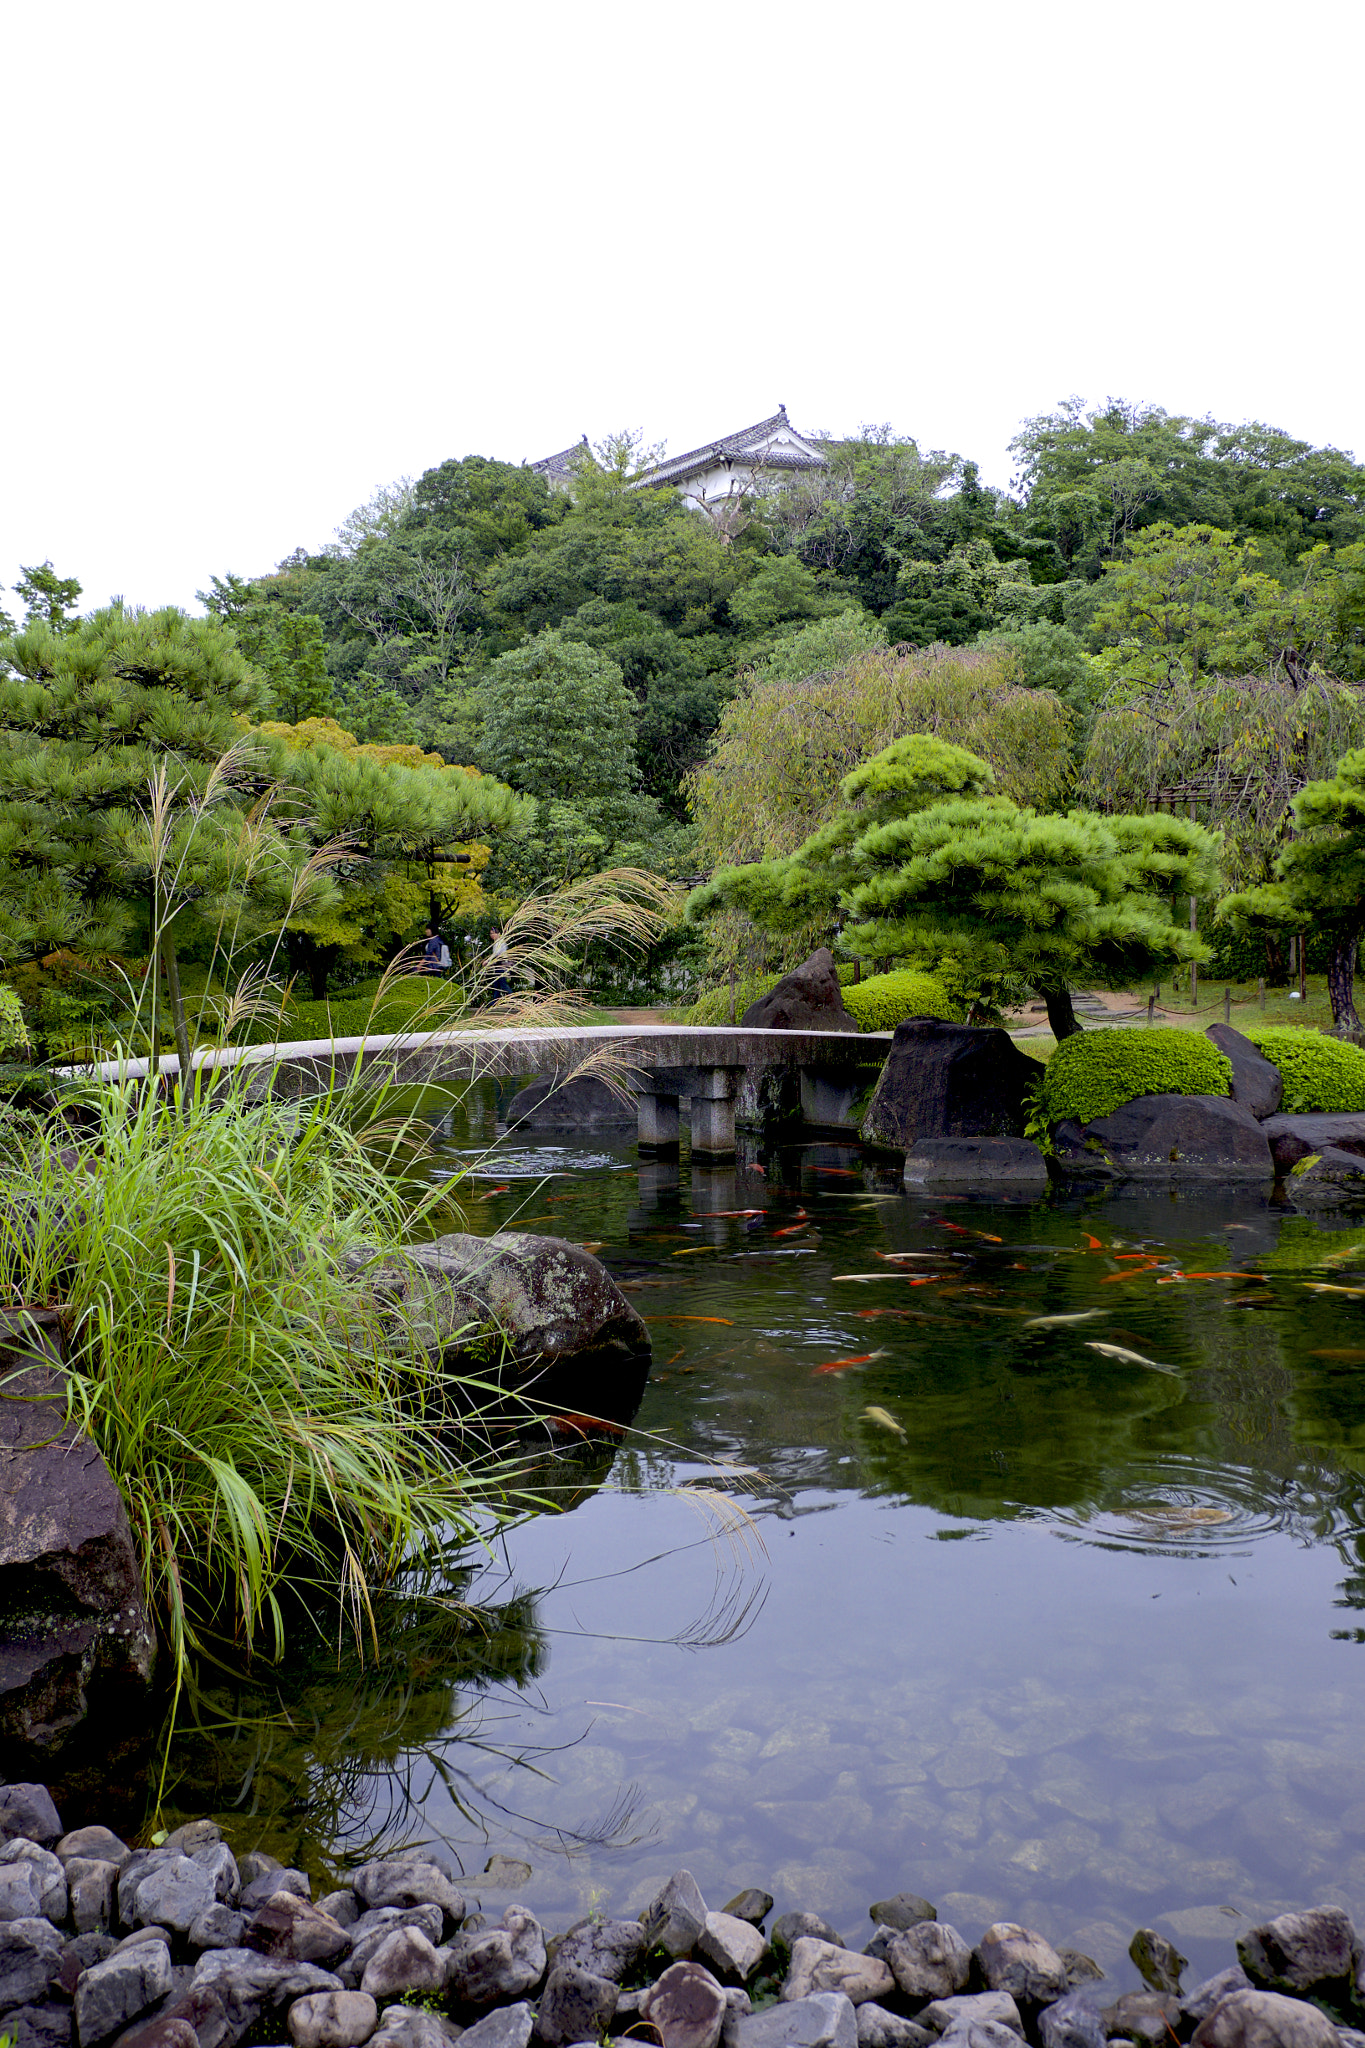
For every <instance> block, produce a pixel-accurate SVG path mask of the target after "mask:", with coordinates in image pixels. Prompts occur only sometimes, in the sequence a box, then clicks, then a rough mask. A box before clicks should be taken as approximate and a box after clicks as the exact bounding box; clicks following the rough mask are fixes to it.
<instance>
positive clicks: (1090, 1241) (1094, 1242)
mask: <svg viewBox="0 0 1365 2048" xmlns="http://www.w3.org/2000/svg"><path fill="white" fill-rule="evenodd" d="M1081 1236H1082V1237H1083V1238H1084V1239H1085V1241H1086V1244H1087V1245H1088V1246H1089V1248H1090V1250H1091V1251H1092V1252H1102V1251H1104V1250H1105V1249H1106V1247H1105V1246H1104V1245H1102V1244H1101V1243H1100V1240H1099V1239H1098V1238H1097V1237H1092V1236H1091V1235H1090V1232H1089V1231H1088V1230H1083V1231H1082V1232H1081Z"/></svg>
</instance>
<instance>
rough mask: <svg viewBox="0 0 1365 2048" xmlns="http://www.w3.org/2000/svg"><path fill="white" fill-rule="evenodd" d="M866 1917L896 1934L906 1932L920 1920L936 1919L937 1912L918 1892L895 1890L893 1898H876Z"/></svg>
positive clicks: (917, 1924) (875, 1924) (916, 1925)
mask: <svg viewBox="0 0 1365 2048" xmlns="http://www.w3.org/2000/svg"><path fill="white" fill-rule="evenodd" d="M868 1918H869V1919H870V1920H871V1921H872V1923H873V1925H874V1926H875V1927H890V1928H892V1929H893V1930H894V1931H895V1932H896V1933H897V1934H906V1933H908V1932H909V1930H910V1929H911V1928H912V1927H918V1926H919V1925H920V1924H921V1922H922V1921H925V1920H937V1918H938V1914H937V1912H936V1911H935V1909H934V1907H932V1906H931V1905H930V1904H929V1901H928V1900H927V1899H922V1898H921V1897H920V1896H919V1893H918V1892H897V1893H896V1894H895V1896H894V1897H893V1898H890V1899H878V1900H877V1901H876V1902H875V1903H874V1904H873V1905H872V1906H871V1907H869V1909H868Z"/></svg>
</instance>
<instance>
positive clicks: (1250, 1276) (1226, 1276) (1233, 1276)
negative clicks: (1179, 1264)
mask: <svg viewBox="0 0 1365 2048" xmlns="http://www.w3.org/2000/svg"><path fill="white" fill-rule="evenodd" d="M1181 1278H1182V1279H1184V1280H1259V1281H1260V1283H1261V1285H1262V1286H1263V1287H1268V1286H1269V1285H1270V1282H1269V1281H1268V1280H1267V1279H1266V1277H1265V1274H1264V1273H1184V1274H1182V1275H1181Z"/></svg>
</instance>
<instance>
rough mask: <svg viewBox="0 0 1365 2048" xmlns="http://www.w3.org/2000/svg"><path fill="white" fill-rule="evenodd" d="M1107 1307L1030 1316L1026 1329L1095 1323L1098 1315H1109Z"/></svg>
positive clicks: (1058, 1327) (1062, 1328)
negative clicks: (1063, 1314) (1064, 1314)
mask: <svg viewBox="0 0 1365 2048" xmlns="http://www.w3.org/2000/svg"><path fill="white" fill-rule="evenodd" d="M1108 1313H1109V1311H1108V1309H1107V1308H1082V1309H1077V1311H1076V1313H1075V1314H1074V1315H1070V1316H1030V1317H1029V1319H1028V1321H1027V1322H1026V1323H1025V1325H1024V1328H1025V1329H1026V1330H1064V1329H1066V1328H1068V1327H1069V1325H1070V1324H1072V1323H1093V1322H1094V1320H1095V1318H1096V1316H1107V1315H1108Z"/></svg>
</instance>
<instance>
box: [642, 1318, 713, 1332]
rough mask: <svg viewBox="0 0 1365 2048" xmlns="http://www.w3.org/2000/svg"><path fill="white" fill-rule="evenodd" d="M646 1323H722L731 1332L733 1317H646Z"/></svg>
mask: <svg viewBox="0 0 1365 2048" xmlns="http://www.w3.org/2000/svg"><path fill="white" fill-rule="evenodd" d="M644 1321H645V1322H647V1323H724V1325H725V1327H726V1329H727V1330H733V1329H734V1327H735V1321H734V1317H733V1316H646V1317H645V1318H644Z"/></svg>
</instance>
